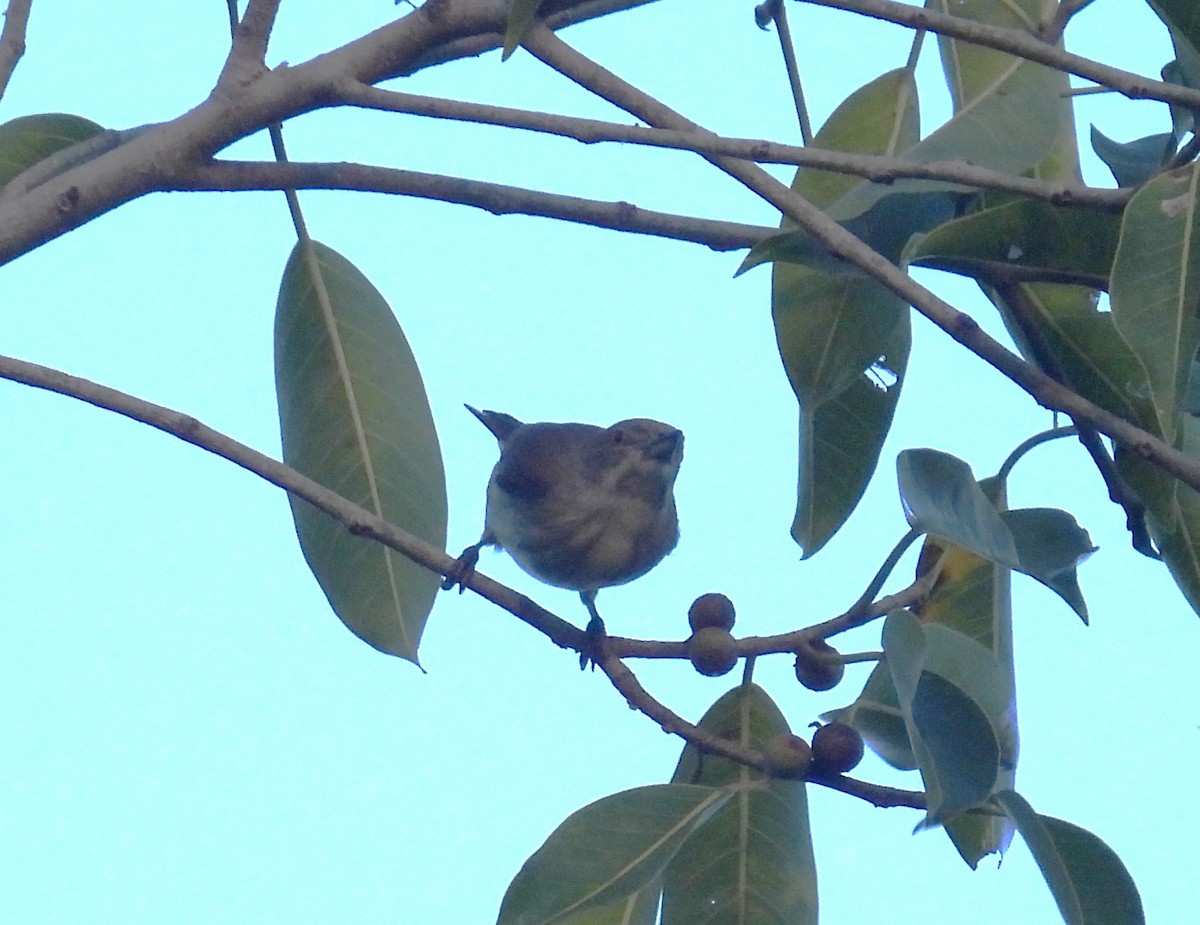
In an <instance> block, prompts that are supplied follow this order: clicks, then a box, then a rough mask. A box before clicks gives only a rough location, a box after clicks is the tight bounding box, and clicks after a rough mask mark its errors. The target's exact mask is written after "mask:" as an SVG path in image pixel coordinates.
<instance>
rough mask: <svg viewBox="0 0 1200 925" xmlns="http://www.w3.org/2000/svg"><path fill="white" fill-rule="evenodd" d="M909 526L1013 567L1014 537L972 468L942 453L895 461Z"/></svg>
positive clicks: (922, 452) (907, 453) (917, 453)
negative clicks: (982, 488) (981, 488)
mask: <svg viewBox="0 0 1200 925" xmlns="http://www.w3.org/2000/svg"><path fill="white" fill-rule="evenodd" d="M896 469H897V473H898V476H899V484H900V498H901V501H902V502H903V504H904V513H905V516H906V517H907V518H908V522H909V524H911V525H912V526H913V527H914V528H915V529H917V530H920V531H922V532H924V533H931V534H934V535H935V536H940V537H943V538H945V539H947V540H949V541H950V542H952V543H954V544H955V545H957V546H962V547H963V548H965V549H968V550H970V551H971V552H974V553H976V554H977V555H980V556H983V557H984V558H985V559H990V560H991V561H993V562H998V563H1000V564H1002V565H1009V566H1012V565H1016V563H1017V549H1016V546H1015V545H1014V543H1013V537H1012V534H1011V533H1010V532H1009V530H1008V527H1006V526H1005V525H1004V521H1003V520H1001V519H1000V515H999V514H997V513H996V509H995V508H994V507H993V506H992V504H991V502H989V501H988V499H987V497H986V496H985V495H984V493H983V492H982V491H981V490H980V488H979V484H978V483H977V482H976V481H975V476H974V475H972V473H971V467H970V466H968V465H967V464H966V463H965V462H963V461H962V460H961V459H958V458H956V457H954V456H951V455H950V454H949V453H943V452H941V451H940V450H930V449H915V450H904V451H902V452H901V453H900V455H899V457H898V458H897V460H896Z"/></svg>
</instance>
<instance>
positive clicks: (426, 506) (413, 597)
mask: <svg viewBox="0 0 1200 925" xmlns="http://www.w3.org/2000/svg"><path fill="white" fill-rule="evenodd" d="M326 294H327V296H328V298H327V299H326V298H325V295H326ZM275 385H276V390H277V392H278V398H279V421H280V430H281V433H282V438H283V459H284V461H285V462H286V463H287V464H288V465H289V466H292V467H293V468H295V469H297V470H299V471H300V472H302V473H303V474H304V475H307V476H308V477H309V478H311V479H314V480H315V481H317V482H320V483H321V484H322V485H324V486H325V487H326V488H329V489H331V490H333V491H336V492H338V493H339V494H341V495H342V496H344V497H346V498H348V499H350V500H351V501H353V502H355V503H356V504H359V505H361V506H362V507H364V508H366V509H367V510H369V511H372V512H374V513H375V514H377V515H379V516H380V517H383V518H384V519H386V520H387V521H389V522H390V523H392V524H395V525H396V526H397V527H400V528H401V529H404V530H407V531H408V532H410V533H413V534H415V535H416V536H418V537H420V538H421V539H423V540H425V541H426V542H428V543H430V544H432V545H434V546H437V547H438V548H439V549H442V548H444V547H445V544H446V483H445V476H444V474H443V471H442V458H441V451H440V449H439V447H438V440H437V432H436V430H435V429H434V425H433V417H432V415H431V413H430V410H429V403H428V401H427V399H426V397H425V387H424V385H423V383H422V381H421V374H420V371H419V370H418V369H417V363H416V360H415V358H414V357H413V355H412V351H411V350H410V349H409V346H408V342H407V341H406V340H405V338H404V333H403V332H402V331H401V330H400V325H399V324H398V323H397V322H396V318H395V316H394V315H393V314H392V311H391V309H390V308H389V307H388V304H387V302H386V301H384V298H383V296H381V295H380V294H379V292H378V291H377V290H376V289H375V287H373V286H372V285H371V283H370V281H369V280H367V278H366V277H365V276H363V275H362V273H360V272H359V271H358V270H357V269H356V268H355V267H354V265H353V264H351V263H350V262H349V261H348V260H346V258H344V257H342V256H341V255H340V254H338V253H337V252H336V251H334V250H332V249H331V248H328V247H325V246H324V245H322V244H317V243H315V242H314V243H312V244H311V252H310V250H309V248H308V246H306V245H305V243H304V242H301V243H298V244H297V245H296V247H295V249H294V250H293V251H292V255H291V257H290V258H289V259H288V262H287V266H286V268H285V269H284V271H283V281H282V283H281V284H280V288H279V303H278V307H277V309H276V314H275ZM290 500H291V505H292V516H293V517H294V518H295V521H296V533H297V535H298V536H299V538H300V547H301V549H302V550H303V552H304V557H305V559H306V560H307V561H308V565H309V567H310V568H311V569H312V571H313V574H314V575H315V576H316V578H317V581H318V582H319V583H320V585H321V589H322V590H323V591H324V592H325V595H326V596H327V597H328V598H329V603H330V605H331V606H332V607H333V610H334V612H335V613H336V614H337V615H338V617H340V618H341V620H342V622H343V623H345V624H346V626H347V627H348V628H349V629H350V630H351V631H353V632H354V633H355V634H356V635H357V636H359V637H360V638H361V639H363V640H365V641H366V642H368V643H370V644H371V645H372V646H374V647H375V648H377V649H379V650H380V651H382V652H387V653H389V654H391V655H398V656H400V657H402V658H406V659H408V660H409V661H412V662H416V661H417V645H418V642H419V640H420V637H421V631H422V630H423V629H424V626H425V620H426V618H427V617H428V616H429V611H430V609H431V608H432V606H433V599H434V596H435V595H436V593H437V589H438V583H439V581H440V577H439V576H438V575H436V574H434V573H433V572H430V571H428V570H426V569H424V568H422V567H420V566H418V565H417V564H416V563H414V562H411V561H410V560H408V559H406V558H404V557H403V556H401V555H399V554H398V553H396V552H394V551H393V550H390V549H388V548H386V547H385V546H382V545H381V544H378V543H375V542H372V541H371V540H367V539H365V538H362V537H357V536H353V535H351V534H350V533H349V532H348V531H347V530H346V529H345V528H344V527H342V526H341V525H340V524H338V523H337V522H336V521H334V520H333V519H332V518H330V517H329V516H327V515H326V514H325V513H323V512H321V511H318V510H317V509H316V508H314V507H312V506H311V505H309V504H308V503H307V502H305V501H302V500H300V499H298V498H295V497H292V498H291V499H290Z"/></svg>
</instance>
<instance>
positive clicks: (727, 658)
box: [687, 626, 738, 678]
mask: <svg viewBox="0 0 1200 925" xmlns="http://www.w3.org/2000/svg"><path fill="white" fill-rule="evenodd" d="M687 652H688V658H689V659H691V662H692V667H693V668H695V669H696V670H697V671H698V672H700V674H702V675H707V676H708V677H710V678H715V677H717V676H719V675H723V674H728V673H729V672H730V671H732V670H733V666H734V665H736V664H737V660H738V652H737V640H736V639H734V638H733V636H732V635H731V634H730V632H729V630H723V629H721V628H719V627H716V626H705V627H701V628H700V629H698V630H696V632H694V633H692V636H691V638H690V639H689V640H688V641H687Z"/></svg>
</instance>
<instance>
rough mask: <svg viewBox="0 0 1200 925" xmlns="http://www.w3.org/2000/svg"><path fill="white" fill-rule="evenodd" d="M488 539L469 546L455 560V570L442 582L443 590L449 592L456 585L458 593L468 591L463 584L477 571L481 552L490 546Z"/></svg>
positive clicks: (485, 538)
mask: <svg viewBox="0 0 1200 925" xmlns="http://www.w3.org/2000/svg"><path fill="white" fill-rule="evenodd" d="M488 542H489V541H488V539H487V537H486V536H485V537H484V538H483V539H481V540H480V541H479V542H478V543H475V544H473V545H471V546H468V547H467V548H466V549H464V550H463V551H462V554H461V555H459V557H458V558H457V559H455V560H454V568H453V570H452V571H451V572H450V574H449V575H447V576H446V580H445V581H443V582H442V590H443V591H449V590H450V589H451V588H453V587H454V586H455V585H458V593H459V594H462V593H463V591H465V590H466V585H464V584H463V582H464V581H466V580H467V579H468V578H470V577H471V573H472V572H474V571H475V563H477V562H478V561H479V550H481V549H483V547H484V546H486V545H487V544H488Z"/></svg>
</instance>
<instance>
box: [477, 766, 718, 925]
mask: <svg viewBox="0 0 1200 925" xmlns="http://www.w3.org/2000/svg"><path fill="white" fill-rule="evenodd" d="M732 792H733V791H732V790H730V789H715V788H713V787H700V786H695V785H692V784H654V785H652V786H649V787H637V788H635V789H633V790H626V791H624V792H623V793H616V794H613V795H611V796H607V797H604V798H603V799H600V800H597V801H596V802H595V803H591V804H589V805H587V806H585V807H584V808H583V809H580V810H577V811H576V812H574V813H572V814H571V815H570V816H568V817H567V818H566V820H565V821H564V822H563V823H562V825H560V826H559V827H558V828H557V829H555V830H554V831H553V832H552V833H551V834H550V837H549V838H547V839H546V843H545V844H544V845H542V847H540V848H539V849H538V850H537V851H536V852H534V854H533V856H532V857H530V858H529V860H527V861H526V862H525V864H524V865H523V866H522V867H521V870H520V872H519V873H518V874H517V876H516V877H515V878H514V879H513V882H512V883H511V884H510V885H509V887H508V892H506V893H505V894H504V901H503V902H502V903H501V904H500V917H499V919H498V920H497V925H543V923H547V925H548V923H550V922H565V921H568V920H569V921H574V919H573V917H574V916H576V915H580V914H582V913H584V912H587V911H588V910H592V909H604V908H607V907H611V906H613V905H615V904H619V903H621V902H623V901H624V900H625V899H626V898H627V897H629V896H631V895H633V894H634V893H637V892H639V891H641V890H643V889H645V888H646V887H649V886H652V885H653V884H654V883H655V882H656V881H658V879H659V877H661V875H662V873H663V870H664V868H665V867H666V866H667V862H668V861H670V859H671V858H672V857H673V856H674V854H675V852H676V851H678V850H679V848H680V846H681V845H682V844H683V843H684V842H685V841H686V840H687V838H688V836H690V835H691V834H692V833H693V832H695V831H696V830H697V829H698V828H699V827H700V826H702V825H703V824H704V823H705V822H707V821H708V819H709V818H710V817H711V816H712V815H713V814H714V813H715V812H716V811H717V810H719V809H720V808H721V807H722V806H724V805H725V802H726V801H727V800H728V799H729V797H730V795H731V794H732Z"/></svg>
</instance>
